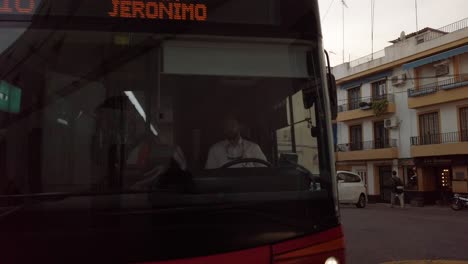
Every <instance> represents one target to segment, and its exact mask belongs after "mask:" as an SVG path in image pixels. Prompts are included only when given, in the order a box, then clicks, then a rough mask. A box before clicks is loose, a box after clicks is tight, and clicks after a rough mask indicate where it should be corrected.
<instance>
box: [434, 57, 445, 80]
mask: <svg viewBox="0 0 468 264" xmlns="http://www.w3.org/2000/svg"><path fill="white" fill-rule="evenodd" d="M434 68H435V74H436V76H442V75H447V74H449V65H448V61H447V60H445V61H442V62H440V63H437V64H434Z"/></svg>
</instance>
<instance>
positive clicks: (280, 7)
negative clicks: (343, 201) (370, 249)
mask: <svg viewBox="0 0 468 264" xmlns="http://www.w3.org/2000/svg"><path fill="white" fill-rule="evenodd" d="M19 2H20V3H22V1H19ZM26 2H28V3H30V6H28V5H27V3H26ZM91 2H93V1H70V2H68V1H63V0H61V1H43V2H35V1H24V3H22V4H20V5H15V4H13V1H12V3H11V4H10V3H9V1H5V0H4V1H3V9H2V8H0V10H1V11H0V18H5V20H1V21H0V33H1V34H0V187H1V188H0V195H1V196H0V197H1V198H2V199H1V200H0V203H1V204H0V206H1V208H4V209H2V210H3V211H5V212H6V213H4V214H3V213H2V219H0V220H2V222H0V230H1V232H2V233H8V234H9V236H7V237H9V240H10V242H8V243H9V245H11V247H14V249H13V248H12V250H11V251H10V252H11V253H10V254H12V258H14V259H21V260H22V259H26V258H29V257H32V256H37V255H34V252H36V253H37V254H40V253H38V252H42V253H43V250H44V248H43V247H44V246H43V244H44V243H43V242H40V241H47V248H56V250H55V249H54V252H57V253H54V256H55V257H56V256H57V255H58V254H63V255H64V256H73V255H75V254H78V253H77V252H75V251H74V250H73V248H75V249H76V247H80V248H83V247H85V248H86V250H88V252H91V253H92V254H98V253H99V254H101V255H107V257H108V258H110V256H111V257H112V258H114V257H115V258H117V257H119V258H120V260H122V259H124V260H125V261H132V262H134V261H149V260H152V261H154V260H167V259H175V258H187V257H194V256H204V255H210V254H217V253H223V252H230V251H234V250H241V249H246V248H251V247H256V246H261V245H267V244H272V243H276V242H280V241H285V240H287V239H291V238H295V237H301V236H304V235H307V234H311V233H315V232H319V231H323V230H326V229H327V228H330V227H333V226H337V225H338V224H339V222H338V219H337V212H336V206H335V198H334V197H335V194H334V193H335V191H334V186H335V185H334V183H333V180H332V175H333V168H334V165H333V158H332V148H331V141H330V140H331V139H330V129H329V128H330V121H329V116H330V113H329V112H330V111H329V104H328V102H327V100H328V95H327V92H326V80H325V78H324V76H325V75H324V63H323V58H322V57H323V54H322V51H321V43H320V32H319V30H318V29H314V27H313V26H306V25H304V24H303V23H306V22H305V21H307V23H309V22H310V24H311V25H313V24H314V23H315V22H314V21H316V18H315V20H312V21H311V20H309V19H313V18H314V17H315V16H316V14H315V12H316V11H314V10H313V9H310V8H312V7H311V6H313V5H314V4H311V3H309V1H298V4H297V6H295V5H294V4H291V6H294V8H293V7H288V8H285V7H284V6H285V2H287V1H273V0H271V1H270V0H269V1H258V2H256V1H254V2H256V4H252V3H251V2H252V1H199V2H198V3H192V2H194V1H185V2H184V1H181V2H182V3H181V5H180V6H179V7H178V6H177V4H180V3H179V1H174V3H172V2H171V1H161V2H158V1H110V0H109V1H108V3H107V2H106V3H105V4H103V6H102V7H99V6H98V5H96V8H94V9H91V8H90V5H91ZM94 2H95V1H94ZM102 2H103V3H104V2H105V1H102ZM189 2H190V3H189ZM311 2H314V1H311ZM299 3H300V4H299ZM1 4H2V2H1V1H0V7H2V5H1ZM182 5H184V6H182ZM243 5H244V7H245V5H251V6H252V8H251V9H248V8H242V7H243ZM256 5H258V6H256ZM315 5H316V4H315ZM183 7H184V8H186V9H182V8H183ZM28 8H29V9H31V10H29V9H28ZM307 8H309V9H307ZM179 9H180V10H185V11H184V12H182V11H181V12H182V13H177V12H179V11H180V10H179ZM158 10H159V11H158ZM177 10H179V11H177ZM236 10H237V13H236V12H234V11H236ZM245 10H247V11H245ZM288 10H289V11H288ZM291 10H296V11H297V10H300V12H299V13H298V14H297V13H296V16H292V14H293V13H294V12H292V11H291ZM307 10H308V11H307ZM2 11H3V13H2ZM7 11H8V12H7ZM101 11H105V12H101ZM244 11H245V12H247V13H246V14H242V12H244ZM280 11H281V12H280ZM28 12H31V14H28ZM99 12H101V13H102V15H101V13H99ZM171 12H172V13H171ZM248 12H252V14H249V13H248ZM256 12H257V13H256ZM84 14H88V15H86V16H85V15H84ZM182 14H183V15H182ZM233 14H237V15H233ZM6 18H8V19H9V20H6ZM13 18H14V19H13ZM306 18H307V19H306ZM103 19H108V21H109V22H107V23H105V24H102V22H103V21H105V20H103ZM133 19H135V20H133ZM203 23H206V24H203ZM310 27H312V28H310ZM222 28H224V29H225V30H224V31H223V30H222ZM247 28H252V30H251V31H248V30H247V31H246V30H245V29H247ZM241 29H242V30H241ZM255 30H257V31H255ZM11 208H13V211H11ZM3 211H2V212H3ZM58 233H63V234H67V235H66V236H64V237H60V236H59V235H57V234H58ZM31 234H36V235H37V239H36V238H35V240H31V236H32V235H31ZM63 239H65V241H67V243H65V244H64V243H63V241H64V240H63ZM11 241H14V242H11ZM27 241H34V242H27ZM28 243H32V244H28ZM102 245H105V246H102ZM148 247H149V248H151V250H148ZM20 248H21V249H22V250H25V248H28V250H29V251H28V252H30V253H31V252H32V253H31V254H27V255H25V254H21V252H24V251H21V250H20ZM122 248H125V251H121V250H119V249H122ZM145 249H146V250H145ZM95 251H96V252H95ZM91 253H89V254H91ZM92 254H91V255H92ZM81 257H82V256H81ZM107 260H109V259H107Z"/></svg>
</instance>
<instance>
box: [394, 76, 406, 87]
mask: <svg viewBox="0 0 468 264" xmlns="http://www.w3.org/2000/svg"><path fill="white" fill-rule="evenodd" d="M391 81H392V85H393V86H398V85H402V84H404V83H405V82H406V73H403V74H400V75H395V76H393V77H392V78H391Z"/></svg>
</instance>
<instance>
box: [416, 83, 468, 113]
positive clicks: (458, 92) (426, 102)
mask: <svg viewBox="0 0 468 264" xmlns="http://www.w3.org/2000/svg"><path fill="white" fill-rule="evenodd" d="M464 99H468V86H464V87H460V88H454V89H451V90H440V91H438V92H436V93H433V94H428V95H423V96H418V97H409V98H408V108H411V109H415V108H420V107H426V106H431V105H437V104H443V103H449V102H455V101H460V100H464Z"/></svg>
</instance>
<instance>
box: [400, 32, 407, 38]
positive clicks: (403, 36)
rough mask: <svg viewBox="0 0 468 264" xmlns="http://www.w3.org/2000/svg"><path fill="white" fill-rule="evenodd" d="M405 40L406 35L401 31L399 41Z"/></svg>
mask: <svg viewBox="0 0 468 264" xmlns="http://www.w3.org/2000/svg"><path fill="white" fill-rule="evenodd" d="M405 39H406V33H405V31H402V32H401V33H400V40H405Z"/></svg>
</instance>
